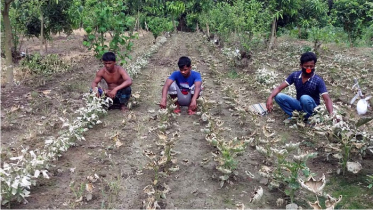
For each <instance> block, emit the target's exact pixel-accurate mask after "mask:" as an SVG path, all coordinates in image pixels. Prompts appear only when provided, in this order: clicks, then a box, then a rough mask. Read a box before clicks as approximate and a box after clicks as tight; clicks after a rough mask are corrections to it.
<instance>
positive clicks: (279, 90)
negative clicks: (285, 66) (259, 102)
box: [266, 82, 289, 112]
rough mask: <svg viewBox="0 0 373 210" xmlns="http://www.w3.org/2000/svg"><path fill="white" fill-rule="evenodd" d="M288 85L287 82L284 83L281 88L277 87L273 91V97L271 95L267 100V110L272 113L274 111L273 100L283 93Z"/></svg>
mask: <svg viewBox="0 0 373 210" xmlns="http://www.w3.org/2000/svg"><path fill="white" fill-rule="evenodd" d="M287 86H289V85H288V83H287V82H283V83H281V85H280V86H278V87H276V88H275V89H273V91H272V93H271V95H269V97H268V99H267V104H266V105H267V110H268V112H271V111H272V109H273V98H274V97H275V96H276V95H277V94H278V93H279V92H281V91H282V90H283V89H284V88H286V87H287Z"/></svg>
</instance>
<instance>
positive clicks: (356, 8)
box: [333, 0, 367, 46]
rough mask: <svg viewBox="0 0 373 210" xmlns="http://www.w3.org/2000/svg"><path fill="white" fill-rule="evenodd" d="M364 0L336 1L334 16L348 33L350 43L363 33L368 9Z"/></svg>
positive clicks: (353, 42) (337, 22)
mask: <svg viewBox="0 0 373 210" xmlns="http://www.w3.org/2000/svg"><path fill="white" fill-rule="evenodd" d="M364 3H365V1H363V0H339V1H336V2H335V3H334V10H333V13H334V17H335V20H336V24H339V25H341V26H342V27H343V29H344V30H345V31H346V32H347V33H348V38H349V41H350V45H351V46H352V45H353V44H355V42H356V40H357V39H358V38H360V37H361V35H362V27H363V23H364V21H365V19H366V18H367V17H366V16H365V15H364V14H365V12H366V10H367V8H366V7H364Z"/></svg>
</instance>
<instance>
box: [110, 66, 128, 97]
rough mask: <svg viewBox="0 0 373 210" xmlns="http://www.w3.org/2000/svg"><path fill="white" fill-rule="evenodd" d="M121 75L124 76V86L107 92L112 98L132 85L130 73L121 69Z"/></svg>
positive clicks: (121, 85)
mask: <svg viewBox="0 0 373 210" xmlns="http://www.w3.org/2000/svg"><path fill="white" fill-rule="evenodd" d="M119 74H120V75H121V76H122V79H123V82H122V84H120V85H118V86H116V87H115V88H114V89H112V90H111V91H108V92H106V94H107V95H108V96H109V97H110V98H114V97H115V95H116V94H117V92H118V91H119V90H120V89H122V88H125V87H128V86H130V85H132V79H131V77H130V76H129V75H128V73H127V72H126V70H124V69H123V68H121V67H120V69H119Z"/></svg>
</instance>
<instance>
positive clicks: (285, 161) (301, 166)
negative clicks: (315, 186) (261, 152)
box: [264, 143, 316, 202]
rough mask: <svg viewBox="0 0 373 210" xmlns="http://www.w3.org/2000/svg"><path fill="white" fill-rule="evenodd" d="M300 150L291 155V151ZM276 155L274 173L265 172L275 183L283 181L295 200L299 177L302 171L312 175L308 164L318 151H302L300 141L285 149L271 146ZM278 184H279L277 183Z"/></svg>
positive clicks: (288, 193) (290, 195)
mask: <svg viewBox="0 0 373 210" xmlns="http://www.w3.org/2000/svg"><path fill="white" fill-rule="evenodd" d="M294 150H298V155H290V152H291V151H294ZM271 151H272V153H273V156H274V157H275V163H276V166H275V167H276V168H275V170H274V173H272V175H270V173H264V174H267V175H268V176H270V177H271V178H272V179H273V181H274V182H275V183H282V184H283V185H284V186H285V191H284V192H285V194H286V195H288V196H289V197H290V200H291V202H293V200H294V196H295V192H296V191H297V190H299V188H300V185H299V183H298V178H299V174H300V172H302V174H303V175H304V176H306V177H308V176H309V175H310V170H309V168H308V167H307V165H306V162H307V160H308V159H309V158H312V157H315V156H316V153H308V152H307V153H300V150H299V143H296V144H294V143H289V144H286V145H285V146H284V148H283V149H276V148H273V147H271ZM276 185H278V184H276Z"/></svg>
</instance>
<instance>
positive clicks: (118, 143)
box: [115, 140, 123, 148]
mask: <svg viewBox="0 0 373 210" xmlns="http://www.w3.org/2000/svg"><path fill="white" fill-rule="evenodd" d="M122 145H123V143H122V142H121V141H119V140H118V141H116V142H115V146H116V147H117V148H118V147H120V146H122Z"/></svg>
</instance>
